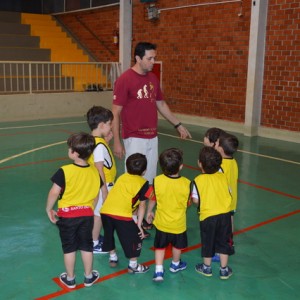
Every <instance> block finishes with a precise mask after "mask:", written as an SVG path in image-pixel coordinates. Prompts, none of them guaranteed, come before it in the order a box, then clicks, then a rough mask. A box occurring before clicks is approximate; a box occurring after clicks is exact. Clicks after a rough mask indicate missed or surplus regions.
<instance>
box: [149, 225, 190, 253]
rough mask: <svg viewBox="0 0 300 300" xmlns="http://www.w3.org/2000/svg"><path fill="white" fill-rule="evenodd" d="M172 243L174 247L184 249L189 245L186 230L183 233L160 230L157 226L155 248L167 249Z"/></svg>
mask: <svg viewBox="0 0 300 300" xmlns="http://www.w3.org/2000/svg"><path fill="white" fill-rule="evenodd" d="M169 244H171V245H172V246H173V247H174V248H176V249H180V250H183V249H185V248H186V247H187V245H188V242H187V234H186V231H185V232H182V233H178V234H175V233H168V232H163V231H160V230H158V229H157V228H156V234H155V238H154V248H155V249H165V248H167V247H168V245H169Z"/></svg>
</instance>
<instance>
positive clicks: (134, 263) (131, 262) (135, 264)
mask: <svg viewBox="0 0 300 300" xmlns="http://www.w3.org/2000/svg"><path fill="white" fill-rule="evenodd" d="M137 265H138V263H137V261H136V260H129V266H130V267H131V268H134V269H135V268H136V267H137Z"/></svg>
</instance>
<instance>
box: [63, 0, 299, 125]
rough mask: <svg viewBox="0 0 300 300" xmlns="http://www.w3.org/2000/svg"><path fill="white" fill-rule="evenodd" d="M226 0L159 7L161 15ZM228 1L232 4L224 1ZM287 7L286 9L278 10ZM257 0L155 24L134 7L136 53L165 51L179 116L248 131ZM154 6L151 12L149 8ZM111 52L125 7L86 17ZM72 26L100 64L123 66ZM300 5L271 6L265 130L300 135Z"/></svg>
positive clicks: (162, 56) (168, 1)
mask: <svg viewBox="0 0 300 300" xmlns="http://www.w3.org/2000/svg"><path fill="white" fill-rule="evenodd" d="M221 1H222V0H218V1H215V0H212V1H207V0H158V1H157V2H156V4H157V5H158V6H159V8H160V9H167V8H174V7H178V6H185V5H193V4H201V3H202V4H205V3H214V2H221ZM224 1H225V0H224ZM278 3H280V4H278ZM251 4H252V1H251V0H247V1H243V6H242V8H243V16H242V17H239V16H238V14H239V13H240V8H241V6H240V3H239V2H237V3H224V4H217V5H204V6H194V7H189V8H180V9H174V10H163V11H161V15H160V19H159V21H156V22H152V21H149V20H148V19H147V15H146V13H145V7H146V4H144V3H141V2H140V1H139V0H133V47H134V46H135V44H136V43H137V42H139V41H150V42H153V43H156V44H157V46H158V49H157V54H158V57H157V59H158V60H159V61H162V63H163V74H162V80H163V91H164V94H165V99H166V101H167V102H168V104H169V105H170V107H171V109H172V110H173V111H174V112H178V113H183V114H191V115H195V116H201V117H207V118H216V119H222V120H229V121H234V122H239V123H243V122H244V118H245V101H246V82H247V66H248V43H249V30H250V16H251ZM148 5H149V4H148ZM79 15H80V16H81V17H82V18H83V19H84V20H85V21H86V22H88V23H89V24H90V26H91V27H92V28H94V32H95V33H96V34H97V35H98V36H99V37H100V38H101V39H103V40H104V41H106V43H107V44H108V45H110V46H111V43H112V28H114V27H115V24H116V22H117V21H118V15H119V12H118V7H114V8H107V9H101V10H99V11H91V12H88V13H87V12H86V13H80V14H79ZM72 18H74V15H73V14H72V15H66V16H64V17H63V21H64V22H65V23H68V24H70V26H69V27H70V28H72V30H73V31H74V32H76V35H78V36H79V37H80V39H81V40H82V41H83V42H84V44H86V45H87V46H88V48H89V49H90V50H91V51H93V52H94V53H95V55H96V56H97V57H98V58H99V60H100V61H111V60H113V61H117V60H118V53H117V51H116V49H115V48H113V47H112V50H114V51H116V53H115V55H111V54H110V53H109V51H107V49H105V48H104V47H102V46H101V45H100V44H99V43H97V42H96V41H94V38H93V37H92V36H91V35H90V34H88V33H86V32H85V31H84V30H83V29H82V28H79V27H78V24H76V23H75V22H74V20H72ZM299 23H300V4H299V0H269V13H268V27H267V48H266V61H265V80H264V89H263V104H262V117H261V124H262V125H263V126H266V127H273V128H277V129H287V130H291V131H300V103H299V99H300V94H299V90H300V75H299V71H300V70H299V69H300V67H299V61H300V42H299V36H300V29H299Z"/></svg>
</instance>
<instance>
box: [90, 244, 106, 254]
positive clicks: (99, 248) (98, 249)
mask: <svg viewBox="0 0 300 300" xmlns="http://www.w3.org/2000/svg"><path fill="white" fill-rule="evenodd" d="M102 246H103V243H98V244H97V245H96V246H95V247H94V248H93V253H94V254H106V253H108V251H103V249H102Z"/></svg>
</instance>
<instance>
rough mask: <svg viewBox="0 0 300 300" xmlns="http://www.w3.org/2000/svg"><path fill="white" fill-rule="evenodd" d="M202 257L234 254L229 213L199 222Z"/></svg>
mask: <svg viewBox="0 0 300 300" xmlns="http://www.w3.org/2000/svg"><path fill="white" fill-rule="evenodd" d="M200 236H201V243H202V250H201V254H202V257H213V256H214V255H215V253H221V254H228V255H232V254H234V247H233V240H232V224H231V213H230V212H229V213H226V214H220V215H216V216H211V217H209V218H207V219H205V220H203V221H201V222H200Z"/></svg>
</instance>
